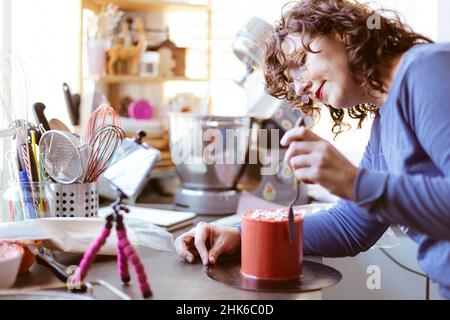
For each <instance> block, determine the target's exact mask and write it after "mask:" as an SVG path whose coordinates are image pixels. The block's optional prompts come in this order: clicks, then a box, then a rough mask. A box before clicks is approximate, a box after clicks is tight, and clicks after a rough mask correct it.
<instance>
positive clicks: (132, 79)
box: [83, 75, 208, 84]
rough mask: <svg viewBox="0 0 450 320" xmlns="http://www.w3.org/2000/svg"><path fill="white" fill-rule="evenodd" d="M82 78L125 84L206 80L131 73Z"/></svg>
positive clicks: (202, 80)
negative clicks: (133, 74)
mask: <svg viewBox="0 0 450 320" xmlns="http://www.w3.org/2000/svg"><path fill="white" fill-rule="evenodd" d="M83 80H88V81H94V82H97V83H105V84H127V83H163V82H169V81H193V82H207V81H208V80H207V79H190V78H186V77H172V78H161V77H145V76H131V75H114V76H110V75H106V76H87V77H84V78H83Z"/></svg>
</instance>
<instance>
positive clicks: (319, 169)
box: [281, 127, 358, 200]
mask: <svg viewBox="0 0 450 320" xmlns="http://www.w3.org/2000/svg"><path fill="white" fill-rule="evenodd" d="M281 145H283V146H285V147H287V146H289V148H288V150H287V152H286V155H285V157H284V159H285V161H286V163H288V164H289V165H290V166H291V169H292V171H293V172H294V175H295V177H296V178H297V179H299V180H300V181H302V182H304V183H308V184H311V183H314V184H315V183H317V184H320V185H321V186H323V187H325V188H326V189H328V191H330V192H331V193H332V194H334V195H336V196H338V197H341V198H344V199H347V200H353V199H354V195H353V193H354V191H353V188H354V184H355V178H356V174H357V172H358V169H357V168H356V167H355V166H354V165H353V164H352V163H351V162H350V161H348V160H347V159H346V158H345V157H344V156H343V155H342V154H341V153H340V152H339V151H338V150H337V149H336V148H335V147H334V146H333V145H332V144H331V143H329V142H328V141H326V140H323V139H322V138H320V137H319V136H317V135H316V134H314V133H313V132H312V131H310V130H308V129H306V128H305V127H296V128H294V129H291V130H289V131H288V132H286V134H285V135H284V136H283V138H282V139H281Z"/></svg>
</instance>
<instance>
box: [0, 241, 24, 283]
mask: <svg viewBox="0 0 450 320" xmlns="http://www.w3.org/2000/svg"><path fill="white" fill-rule="evenodd" d="M23 255H24V250H23V247H22V246H20V245H18V244H14V243H9V242H0V289H7V288H10V287H12V285H13V284H14V282H15V281H16V278H17V274H18V272H19V268H20V263H21V262H22V257H23Z"/></svg>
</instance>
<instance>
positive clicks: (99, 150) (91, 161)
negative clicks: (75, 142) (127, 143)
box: [84, 124, 125, 183]
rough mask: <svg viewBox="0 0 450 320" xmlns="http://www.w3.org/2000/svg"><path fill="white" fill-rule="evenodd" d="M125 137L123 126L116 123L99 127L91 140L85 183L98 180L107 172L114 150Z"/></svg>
mask: <svg viewBox="0 0 450 320" xmlns="http://www.w3.org/2000/svg"><path fill="white" fill-rule="evenodd" d="M124 138H125V133H124V132H123V130H122V128H120V127H118V126H115V125H109V124H107V125H103V126H101V127H99V128H97V129H96V130H95V132H94V134H93V135H92V136H91V138H90V140H89V158H88V163H87V168H86V176H85V180H84V182H85V183H92V182H96V181H97V180H98V178H99V177H100V175H101V174H102V173H103V172H105V170H106V169H107V168H108V166H109V164H110V163H111V160H112V158H113V155H114V152H115V151H116V150H117V148H118V147H119V146H120V144H121V143H122V140H123V139H124Z"/></svg>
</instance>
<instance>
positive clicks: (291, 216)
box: [288, 117, 304, 243]
mask: <svg viewBox="0 0 450 320" xmlns="http://www.w3.org/2000/svg"><path fill="white" fill-rule="evenodd" d="M295 126H296V127H301V126H304V120H303V117H300V118H299V119H298V120H297V123H296V124H295ZM291 171H292V173H293V172H294V170H292V168H291ZM294 184H295V188H296V190H295V196H294V198H293V199H292V201H291V203H290V204H289V215H288V219H289V243H293V242H294V208H293V206H294V205H295V203H296V202H297V200H298V198H299V197H300V180H298V179H296V178H295V176H294Z"/></svg>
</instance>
